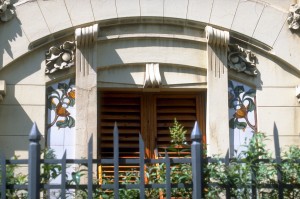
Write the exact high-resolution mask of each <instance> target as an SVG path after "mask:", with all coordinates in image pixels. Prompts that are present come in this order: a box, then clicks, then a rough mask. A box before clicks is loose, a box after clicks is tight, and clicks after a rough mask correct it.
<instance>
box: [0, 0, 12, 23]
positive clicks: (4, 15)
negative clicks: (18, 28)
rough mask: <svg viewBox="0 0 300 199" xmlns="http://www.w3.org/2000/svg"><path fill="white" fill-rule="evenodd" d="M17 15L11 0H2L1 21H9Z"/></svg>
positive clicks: (0, 0)
mask: <svg viewBox="0 0 300 199" xmlns="http://www.w3.org/2000/svg"><path fill="white" fill-rule="evenodd" d="M14 16H15V11H14V10H13V5H12V4H11V3H10V0H0V21H1V22H7V21H9V20H11V19H12V18H13V17H14Z"/></svg>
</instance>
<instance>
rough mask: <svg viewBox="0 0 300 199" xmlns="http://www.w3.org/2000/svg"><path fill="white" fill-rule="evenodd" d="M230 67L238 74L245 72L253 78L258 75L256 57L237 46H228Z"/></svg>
mask: <svg viewBox="0 0 300 199" xmlns="http://www.w3.org/2000/svg"><path fill="white" fill-rule="evenodd" d="M228 47H229V49H228V56H227V58H228V67H229V68H230V69H232V70H235V71H237V72H239V73H240V72H243V73H246V74H248V75H251V76H256V75H257V74H258V71H257V68H256V63H257V58H256V55H255V54H253V53H252V51H250V50H246V49H244V48H242V47H240V46H239V45H237V44H229V45H228Z"/></svg>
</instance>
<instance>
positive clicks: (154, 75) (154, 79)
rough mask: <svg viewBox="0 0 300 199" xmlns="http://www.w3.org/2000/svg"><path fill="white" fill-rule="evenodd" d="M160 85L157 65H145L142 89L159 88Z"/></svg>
mask: <svg viewBox="0 0 300 199" xmlns="http://www.w3.org/2000/svg"><path fill="white" fill-rule="evenodd" d="M160 85H161V77H160V71H159V64H153V63H151V64H146V73H145V81H144V88H159V87H160Z"/></svg>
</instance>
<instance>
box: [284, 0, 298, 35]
mask: <svg viewBox="0 0 300 199" xmlns="http://www.w3.org/2000/svg"><path fill="white" fill-rule="evenodd" d="M287 22H288V24H289V29H292V30H298V29H299V28H300V6H299V4H297V3H294V4H292V5H291V6H290V9H289V14H288V18H287Z"/></svg>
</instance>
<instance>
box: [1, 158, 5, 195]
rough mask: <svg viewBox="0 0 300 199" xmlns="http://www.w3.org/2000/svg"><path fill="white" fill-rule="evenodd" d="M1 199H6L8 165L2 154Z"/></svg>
mask: <svg viewBox="0 0 300 199" xmlns="http://www.w3.org/2000/svg"><path fill="white" fill-rule="evenodd" d="M0 160H1V176H2V177H1V199H5V198H6V164H5V156H4V155H3V154H1V156H0Z"/></svg>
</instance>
